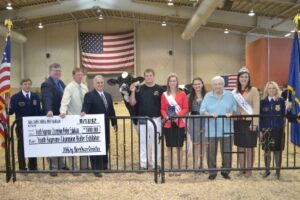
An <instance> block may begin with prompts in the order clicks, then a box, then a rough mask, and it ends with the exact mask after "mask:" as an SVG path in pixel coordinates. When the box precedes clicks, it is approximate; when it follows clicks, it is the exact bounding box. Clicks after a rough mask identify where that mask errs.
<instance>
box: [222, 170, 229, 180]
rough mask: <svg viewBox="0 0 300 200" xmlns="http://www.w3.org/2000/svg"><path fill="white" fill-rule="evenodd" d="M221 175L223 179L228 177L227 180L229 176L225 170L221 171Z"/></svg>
mask: <svg viewBox="0 0 300 200" xmlns="http://www.w3.org/2000/svg"><path fill="white" fill-rule="evenodd" d="M221 175H222V176H223V178H224V179H228V180H229V179H230V176H229V175H228V174H227V173H225V172H221Z"/></svg>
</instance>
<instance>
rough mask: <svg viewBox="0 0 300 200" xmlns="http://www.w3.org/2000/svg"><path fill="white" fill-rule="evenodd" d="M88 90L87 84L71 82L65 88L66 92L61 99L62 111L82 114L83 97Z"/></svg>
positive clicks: (70, 113) (69, 113)
mask: <svg viewBox="0 0 300 200" xmlns="http://www.w3.org/2000/svg"><path fill="white" fill-rule="evenodd" d="M80 90H81V93H80ZM87 92H88V88H87V86H86V85H84V84H82V83H81V84H78V83H76V82H75V81H72V82H71V83H69V84H68V85H67V87H66V88H65V90H64V94H63V97H62V100H61V105H60V113H65V114H68V115H78V114H80V112H81V108H82V103H83V98H84V95H85V94H86V93H87ZM81 95H82V97H81Z"/></svg>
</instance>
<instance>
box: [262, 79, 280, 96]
mask: <svg viewBox="0 0 300 200" xmlns="http://www.w3.org/2000/svg"><path fill="white" fill-rule="evenodd" d="M269 85H273V86H274V87H275V89H276V93H275V97H276V99H277V98H279V97H280V95H281V92H280V89H279V86H278V84H277V83H276V82H274V81H269V82H267V83H266V86H265V89H264V95H263V98H266V97H267V96H269V95H268V87H269Z"/></svg>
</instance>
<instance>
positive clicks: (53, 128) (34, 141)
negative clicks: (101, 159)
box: [23, 114, 106, 158]
mask: <svg viewBox="0 0 300 200" xmlns="http://www.w3.org/2000/svg"><path fill="white" fill-rule="evenodd" d="M104 120H105V117H104V115H103V114H99V115H85V116H84V117H81V116H79V115H67V116H66V117H65V118H63V119H62V118H60V117H59V116H54V117H51V118H50V117H45V116H43V117H23V134H24V135H23V137H24V150H25V157H26V158H28V157H52V156H82V155H84V156H86V155H106V144H105V123H104Z"/></svg>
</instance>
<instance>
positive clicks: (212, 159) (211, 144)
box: [206, 137, 232, 175]
mask: <svg viewBox="0 0 300 200" xmlns="http://www.w3.org/2000/svg"><path fill="white" fill-rule="evenodd" d="M207 141H208V146H207V153H206V155H207V165H208V168H217V164H216V160H217V152H218V143H219V142H220V145H221V155H222V168H231V163H232V155H231V151H232V138H231V137H209V138H207ZM222 172H223V173H226V174H229V173H230V171H229V170H222ZM209 174H210V175H217V171H210V172H209Z"/></svg>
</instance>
